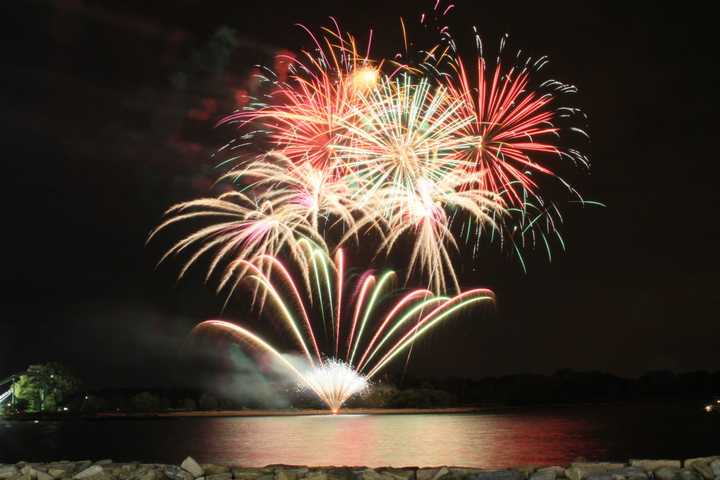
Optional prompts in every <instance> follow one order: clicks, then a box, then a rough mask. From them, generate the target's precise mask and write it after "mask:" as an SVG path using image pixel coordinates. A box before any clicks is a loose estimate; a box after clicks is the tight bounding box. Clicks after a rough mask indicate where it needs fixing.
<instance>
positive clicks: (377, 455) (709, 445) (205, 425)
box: [0, 404, 720, 468]
mask: <svg viewBox="0 0 720 480" xmlns="http://www.w3.org/2000/svg"><path fill="white" fill-rule="evenodd" d="M719 453H720V415H710V414H705V413H704V412H702V410H701V409H700V408H699V407H698V405H697V404H690V405H688V404H681V405H678V404H673V405H622V406H617V405H616V406H609V405H599V406H583V407H572V408H554V409H541V410H538V409H535V410H512V411H505V412H502V413H487V414H419V415H338V416H323V415H319V416H295V417H252V418H250V417H242V418H241V417H234V418H233V417H222V418H173V419H149V420H130V419H121V420H77V421H65V422H39V423H32V422H1V421H0V462H6V463H8V462H16V461H19V460H27V461H48V460H60V459H71V460H80V459H100V458H112V459H114V460H115V461H131V460H139V461H144V462H166V463H179V462H180V461H181V460H182V459H183V458H184V457H185V456H187V455H191V456H193V457H194V458H195V459H197V460H198V461H200V462H215V463H228V464H234V465H246V466H263V465H268V464H278V463H282V464H299V465H366V466H371V467H377V466H385V465H390V466H398V467H399V466H433V465H459V466H469V467H487V468H490V467H507V466H513V465H522V464H537V465H551V464H567V463H569V462H571V461H573V460H575V459H576V458H578V457H584V458H586V459H589V460H593V459H595V460H623V461H626V460H627V459H629V458H638V457H642V458H683V457H693V456H702V455H711V454H719Z"/></svg>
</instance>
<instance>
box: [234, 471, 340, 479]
mask: <svg viewBox="0 0 720 480" xmlns="http://www.w3.org/2000/svg"><path fill="white" fill-rule="evenodd" d="M235 478H237V477H235ZM303 480H327V474H326V473H325V472H323V471H322V470H313V471H311V472H308V473H307V474H306V475H305V476H304V477H303Z"/></svg>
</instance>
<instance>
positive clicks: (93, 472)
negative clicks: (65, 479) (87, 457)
mask: <svg viewBox="0 0 720 480" xmlns="http://www.w3.org/2000/svg"><path fill="white" fill-rule="evenodd" d="M83 465H84V462H83ZM102 473H103V467H102V465H90V466H88V467H86V468H83V469H82V470H80V471H79V472H78V473H76V474H75V475H73V477H72V478H74V479H75V480H83V479H85V478H92V477H95V476H97V475H101V474H102Z"/></svg>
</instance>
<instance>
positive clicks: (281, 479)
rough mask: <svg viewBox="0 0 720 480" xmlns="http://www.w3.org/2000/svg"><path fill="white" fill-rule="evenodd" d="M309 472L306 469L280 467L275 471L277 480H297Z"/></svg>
mask: <svg viewBox="0 0 720 480" xmlns="http://www.w3.org/2000/svg"><path fill="white" fill-rule="evenodd" d="M307 472H308V469H307V468H306V467H279V468H277V469H276V470H275V480H297V479H298V478H300V477H302V476H303V475H305V474H306V473H307Z"/></svg>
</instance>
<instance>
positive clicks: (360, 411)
mask: <svg viewBox="0 0 720 480" xmlns="http://www.w3.org/2000/svg"><path fill="white" fill-rule="evenodd" d="M483 410H487V409H482V408H478V407H450V408H344V409H342V410H340V412H338V413H337V415H401V414H419V413H477V412H480V411H483ZM309 415H333V413H332V412H331V411H330V410H326V409H319V408H310V409H301V410H262V409H257V410H212V411H205V410H193V411H186V412H157V413H125V412H123V413H120V412H118V413H115V412H106V413H98V414H96V415H94V417H96V418H138V417H140V418H144V417H299V416H309Z"/></svg>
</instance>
